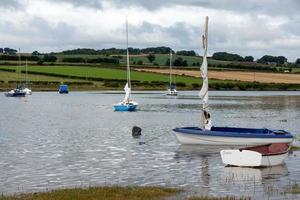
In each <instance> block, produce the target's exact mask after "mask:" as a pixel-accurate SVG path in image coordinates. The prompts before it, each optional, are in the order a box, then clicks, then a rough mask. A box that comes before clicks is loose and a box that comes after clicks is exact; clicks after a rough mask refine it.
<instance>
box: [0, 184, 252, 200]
mask: <svg viewBox="0 0 300 200" xmlns="http://www.w3.org/2000/svg"><path fill="white" fill-rule="evenodd" d="M23 199H26V200H53V199H60V200H69V199H76V200H90V199H93V200H101V199H106V200H120V199H122V200H153V199H156V200H165V199H184V200H216V199H217V200H250V199H251V198H250V197H243V196H241V197H239V196H220V197H215V196H212V195H209V196H208V195H205V196H203V195H201V196H194V195H192V196H191V195H189V194H188V193H187V191H185V190H183V189H180V188H173V187H161V186H97V187H79V188H62V189H54V190H46V191H41V192H31V193H30V192H29V193H19V194H12V195H3V193H2V195H1V196H0V200H23Z"/></svg>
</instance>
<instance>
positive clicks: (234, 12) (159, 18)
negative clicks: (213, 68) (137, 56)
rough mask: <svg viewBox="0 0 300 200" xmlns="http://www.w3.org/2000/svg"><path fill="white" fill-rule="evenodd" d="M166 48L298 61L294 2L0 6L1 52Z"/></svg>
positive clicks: (122, 0) (121, 0)
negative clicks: (205, 41)
mask: <svg viewBox="0 0 300 200" xmlns="http://www.w3.org/2000/svg"><path fill="white" fill-rule="evenodd" d="M126 16H128V23H129V46H130V47H135V48H146V47H156V46H168V47H171V48H172V49H173V50H195V51H196V52H197V53H199V54H202V52H203V50H202V43H201V35H202V34H203V31H204V20H205V16H208V17H209V39H208V41H209V46H208V48H209V50H208V53H209V55H212V54H213V53H214V52H220V51H225V52H230V53H237V54H240V55H242V56H248V55H251V56H254V58H256V59H257V58H260V57H262V56H263V55H274V56H279V55H282V56H285V57H287V58H288V60H289V61H290V62H294V61H295V60H296V58H300V1H299V0H247V1H246V0H245V1H241V0H0V47H2V48H3V47H11V48H15V49H18V48H21V52H32V51H35V50H37V51H39V52H44V53H46V52H52V51H55V52H56V51H62V50H68V49H75V48H94V49H103V48H111V47H115V48H125V47H126V41H125V40H126V34H125V31H126V29H125V28H126V27H125V23H126Z"/></svg>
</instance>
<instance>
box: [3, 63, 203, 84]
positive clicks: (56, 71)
mask: <svg viewBox="0 0 300 200" xmlns="http://www.w3.org/2000/svg"><path fill="white" fill-rule="evenodd" d="M0 69H19V67H16V66H0ZM22 70H25V68H24V67H23V69H22ZM28 72H29V73H30V72H40V73H49V74H53V75H67V76H75V77H80V78H84V77H86V78H89V77H93V78H103V79H118V80H126V70H122V69H109V68H99V67H82V66H78V67H75V66H28ZM0 73H2V72H0ZM131 79H132V80H136V81H141V82H145V81H148V82H151V81H161V82H168V81H169V76H168V75H163V74H155V73H147V72H136V71H131ZM175 80H176V82H183V83H186V84H192V83H200V80H199V79H197V78H192V77H184V76H176V77H175Z"/></svg>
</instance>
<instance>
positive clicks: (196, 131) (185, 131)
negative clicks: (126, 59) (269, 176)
mask: <svg viewBox="0 0 300 200" xmlns="http://www.w3.org/2000/svg"><path fill="white" fill-rule="evenodd" d="M215 128H224V129H236V130H242V129H244V130H245V129H248V128H235V127H215ZM248 130H264V129H254V128H249V129H248ZM266 130H268V132H265V133H264V132H261V133H257V132H238V131H236V132H234V131H228V132H226V131H210V130H203V129H201V128H199V127H180V128H175V129H173V131H175V132H178V133H183V134H191V135H203V136H212V137H240V138H293V135H292V134H291V133H290V132H286V133H284V134H275V133H274V132H273V131H275V130H270V129H266Z"/></svg>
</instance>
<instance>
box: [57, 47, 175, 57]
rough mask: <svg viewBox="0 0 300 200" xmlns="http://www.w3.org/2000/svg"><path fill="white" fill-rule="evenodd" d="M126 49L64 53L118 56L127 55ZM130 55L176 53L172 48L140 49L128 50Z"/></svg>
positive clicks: (76, 50)
mask: <svg viewBox="0 0 300 200" xmlns="http://www.w3.org/2000/svg"><path fill="white" fill-rule="evenodd" d="M126 51H127V50H126V49H116V48H109V49H101V50H95V49H88V48H81V49H73V50H67V51H63V52H62V53H63V54H65V55H75V54H76V55H79V54H84V55H106V56H109V55H116V54H126ZM128 51H129V54H134V55H137V54H168V53H170V51H172V52H173V53H174V51H173V50H172V49H171V48H170V47H149V48H144V49H139V48H132V47H129V48H128Z"/></svg>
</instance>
